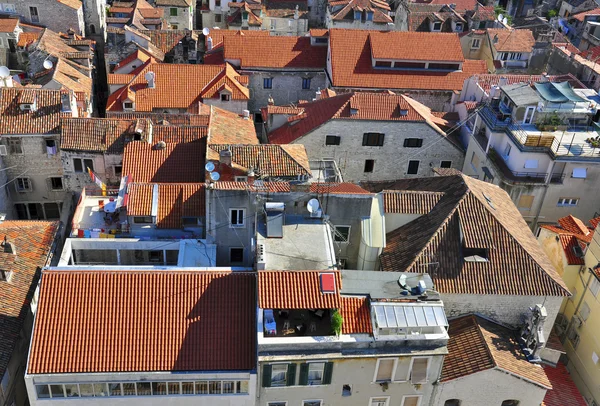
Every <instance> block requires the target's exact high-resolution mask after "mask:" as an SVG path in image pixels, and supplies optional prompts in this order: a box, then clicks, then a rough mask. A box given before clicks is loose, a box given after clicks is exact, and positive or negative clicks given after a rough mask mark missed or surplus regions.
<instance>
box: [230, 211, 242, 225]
mask: <svg viewBox="0 0 600 406" xmlns="http://www.w3.org/2000/svg"><path fill="white" fill-rule="evenodd" d="M245 217H246V209H229V227H233V228H240V227H244V226H245V225H246V218H245Z"/></svg>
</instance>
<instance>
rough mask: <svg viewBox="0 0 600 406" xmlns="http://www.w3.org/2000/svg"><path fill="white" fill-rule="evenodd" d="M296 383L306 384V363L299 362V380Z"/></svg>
mask: <svg viewBox="0 0 600 406" xmlns="http://www.w3.org/2000/svg"><path fill="white" fill-rule="evenodd" d="M298 385H308V364H307V363H306V362H305V363H302V364H300V382H298Z"/></svg>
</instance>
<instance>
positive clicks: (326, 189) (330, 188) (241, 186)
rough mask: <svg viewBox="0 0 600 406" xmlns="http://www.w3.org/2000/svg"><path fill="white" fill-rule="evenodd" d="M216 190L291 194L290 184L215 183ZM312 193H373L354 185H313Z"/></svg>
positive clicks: (311, 187)
mask: <svg viewBox="0 0 600 406" xmlns="http://www.w3.org/2000/svg"><path fill="white" fill-rule="evenodd" d="M212 185H213V188H214V189H215V190H250V191H253V192H268V193H289V192H290V191H291V189H290V184H289V182H270V181H266V182H261V183H260V184H257V183H254V184H253V185H251V184H249V183H248V182H215V183H213V184H212ZM309 192H310V193H317V194H334V195H372V193H371V192H369V191H367V190H365V189H363V188H361V187H360V186H358V185H356V184H354V183H347V182H345V183H316V182H314V183H311V184H310V186H309Z"/></svg>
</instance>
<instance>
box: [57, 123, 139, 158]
mask: <svg viewBox="0 0 600 406" xmlns="http://www.w3.org/2000/svg"><path fill="white" fill-rule="evenodd" d="M136 122H137V120H117V119H110V118H66V119H63V120H62V121H61V129H60V132H61V149H65V150H69V149H71V150H81V151H97V152H106V153H108V154H117V155H121V154H123V150H124V148H125V143H126V142H127V141H128V137H129V140H133V136H134V134H135V128H136Z"/></svg>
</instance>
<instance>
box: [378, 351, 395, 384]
mask: <svg viewBox="0 0 600 406" xmlns="http://www.w3.org/2000/svg"><path fill="white" fill-rule="evenodd" d="M387 360H393V361H394V366H393V367H392V375H391V376H390V380H389V381H378V380H377V373H378V372H379V363H380V362H381V361H387ZM397 366H398V358H391V357H388V358H377V363H376V364H375V373H374V374H373V380H372V383H381V382H394V377H395V376H396V367H397Z"/></svg>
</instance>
